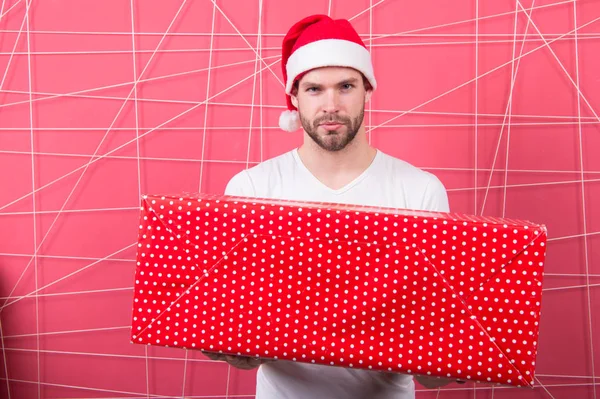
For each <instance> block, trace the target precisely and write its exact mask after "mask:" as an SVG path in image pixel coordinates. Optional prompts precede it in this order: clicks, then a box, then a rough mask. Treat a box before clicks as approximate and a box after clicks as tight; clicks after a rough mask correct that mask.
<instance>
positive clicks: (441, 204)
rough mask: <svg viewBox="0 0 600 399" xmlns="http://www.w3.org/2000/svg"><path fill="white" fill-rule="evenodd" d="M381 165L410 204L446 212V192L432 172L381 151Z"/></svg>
mask: <svg viewBox="0 0 600 399" xmlns="http://www.w3.org/2000/svg"><path fill="white" fill-rule="evenodd" d="M380 153H381V157H382V162H381V166H382V168H384V169H385V172H384V173H385V174H387V175H389V176H390V179H391V182H392V184H393V185H394V186H395V187H397V188H398V189H400V188H401V189H402V190H403V191H404V192H405V193H406V196H407V197H408V199H409V202H410V203H411V206H413V207H415V208H420V209H423V210H431V211H439V212H448V211H449V204H448V194H447V190H446V187H445V186H444V184H443V183H442V181H441V180H440V179H439V178H438V177H437V176H436V175H435V174H433V173H431V172H428V171H426V170H423V169H421V168H419V167H417V166H414V165H413V164H411V163H409V162H407V161H404V160H402V159H399V158H396V157H394V156H392V155H389V154H386V153H383V152H381V151H380Z"/></svg>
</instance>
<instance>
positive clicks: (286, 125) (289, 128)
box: [279, 110, 300, 132]
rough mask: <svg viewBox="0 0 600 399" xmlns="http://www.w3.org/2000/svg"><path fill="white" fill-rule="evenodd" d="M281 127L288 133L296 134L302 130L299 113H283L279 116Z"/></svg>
mask: <svg viewBox="0 0 600 399" xmlns="http://www.w3.org/2000/svg"><path fill="white" fill-rule="evenodd" d="M279 127H280V128H281V129H282V130H285V131H286V132H295V131H296V130H298V129H299V128H300V118H299V116H298V111H295V110H294V111H290V110H287V111H283V112H282V113H281V115H280V116H279Z"/></svg>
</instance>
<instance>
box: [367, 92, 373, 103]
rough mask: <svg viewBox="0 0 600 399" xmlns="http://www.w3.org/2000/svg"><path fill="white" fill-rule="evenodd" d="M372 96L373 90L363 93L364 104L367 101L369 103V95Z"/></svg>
mask: <svg viewBox="0 0 600 399" xmlns="http://www.w3.org/2000/svg"><path fill="white" fill-rule="evenodd" d="M372 94H373V90H368V91H367V92H366V93H365V103H368V102H369V101H371V95H372Z"/></svg>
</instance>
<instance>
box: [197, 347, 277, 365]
mask: <svg viewBox="0 0 600 399" xmlns="http://www.w3.org/2000/svg"><path fill="white" fill-rule="evenodd" d="M202 353H203V354H204V355H206V356H207V357H208V358H209V359H211V360H217V361H225V362H227V363H228V364H230V365H231V366H233V367H235V368H238V369H241V370H252V369H255V368H257V367H258V366H260V365H261V364H263V363H266V362H269V361H272V360H270V359H260V358H256V357H251V356H238V355H225V354H222V353H215V352H206V351H202Z"/></svg>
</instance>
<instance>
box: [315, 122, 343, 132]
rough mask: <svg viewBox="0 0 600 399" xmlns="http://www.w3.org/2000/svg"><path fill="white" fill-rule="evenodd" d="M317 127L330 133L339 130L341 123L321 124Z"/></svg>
mask: <svg viewBox="0 0 600 399" xmlns="http://www.w3.org/2000/svg"><path fill="white" fill-rule="evenodd" d="M319 126H321V127H322V128H323V129H325V130H328V131H332V130H337V129H339V128H340V127H342V126H343V125H342V124H341V123H336V122H327V123H321V125H319Z"/></svg>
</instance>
